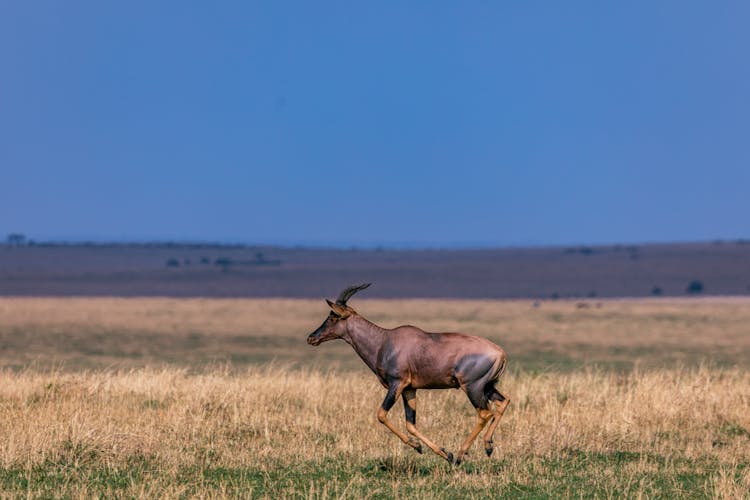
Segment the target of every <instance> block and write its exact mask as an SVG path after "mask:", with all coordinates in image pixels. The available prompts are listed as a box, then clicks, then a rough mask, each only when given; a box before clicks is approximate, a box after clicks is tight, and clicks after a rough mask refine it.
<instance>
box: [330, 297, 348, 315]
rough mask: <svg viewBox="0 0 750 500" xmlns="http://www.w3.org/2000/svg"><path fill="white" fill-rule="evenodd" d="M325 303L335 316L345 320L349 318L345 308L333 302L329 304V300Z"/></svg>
mask: <svg viewBox="0 0 750 500" xmlns="http://www.w3.org/2000/svg"><path fill="white" fill-rule="evenodd" d="M326 303H327V304H328V307H330V308H331V311H333V312H334V313H335V314H337V315H339V316H341V317H342V318H346V317H347V316H349V311H348V310H347V308H346V307H345V306H342V305H340V304H337V303H335V302H331V301H330V300H328V299H326Z"/></svg>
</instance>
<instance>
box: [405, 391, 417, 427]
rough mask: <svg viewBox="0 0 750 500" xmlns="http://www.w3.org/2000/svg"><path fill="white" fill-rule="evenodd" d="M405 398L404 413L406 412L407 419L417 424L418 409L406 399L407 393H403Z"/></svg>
mask: <svg viewBox="0 0 750 500" xmlns="http://www.w3.org/2000/svg"><path fill="white" fill-rule="evenodd" d="M402 398H403V400H404V413H405V414H406V421H407V422H409V423H412V424H414V425H417V410H416V409H414V408H412V407H411V406H409V402H408V401H407V399H406V395H405V394H404V395H402Z"/></svg>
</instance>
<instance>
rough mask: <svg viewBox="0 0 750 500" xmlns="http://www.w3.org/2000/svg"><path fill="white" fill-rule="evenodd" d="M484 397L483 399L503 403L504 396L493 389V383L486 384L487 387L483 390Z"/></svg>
mask: <svg viewBox="0 0 750 500" xmlns="http://www.w3.org/2000/svg"><path fill="white" fill-rule="evenodd" d="M484 395H485V397H486V398H487V399H488V400H490V401H500V402H503V401H505V399H506V398H505V396H503V395H502V394H500V392H498V390H497V389H495V382H492V383H490V384H487V386H486V387H485V388H484Z"/></svg>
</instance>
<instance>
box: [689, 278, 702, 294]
mask: <svg viewBox="0 0 750 500" xmlns="http://www.w3.org/2000/svg"><path fill="white" fill-rule="evenodd" d="M685 291H686V292H687V293H691V294H699V293H703V283H701V282H700V281H698V280H693V281H691V282H690V283H689V284H688V286H687V289H686V290H685Z"/></svg>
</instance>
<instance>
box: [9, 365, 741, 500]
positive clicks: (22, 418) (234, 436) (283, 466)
mask: <svg viewBox="0 0 750 500" xmlns="http://www.w3.org/2000/svg"><path fill="white" fill-rule="evenodd" d="M502 388H503V391H504V392H507V393H508V394H509V395H510V397H511V399H512V403H511V407H510V409H509V411H508V412H507V413H506V417H505V418H504V420H503V421H502V424H501V425H500V427H499V429H498V434H497V436H496V438H495V441H496V448H497V449H496V451H495V454H493V456H492V458H487V457H485V455H484V452H483V450H482V448H481V444H475V446H474V447H473V448H472V450H471V454H470V456H469V461H468V462H467V463H465V464H463V465H462V466H460V467H453V466H450V465H448V463H447V462H445V461H444V460H442V459H440V458H438V457H437V456H435V455H432V454H429V453H425V454H424V455H417V454H416V453H415V452H414V451H413V450H411V449H410V448H407V447H406V446H405V445H403V444H401V443H400V441H398V440H397V439H395V437H393V436H392V435H390V433H389V432H387V431H386V430H385V429H384V428H382V427H381V426H380V425H379V424H377V423H376V419H375V411H376V408H377V406H378V404H379V402H380V398H381V397H382V394H383V390H382V388H380V387H379V386H378V385H377V384H376V383H375V381H374V380H373V378H372V377H365V376H363V375H359V374H349V375H340V374H335V373H321V372H317V371H306V370H288V369H284V368H283V367H281V368H279V367H274V368H260V369H257V368H256V369H249V370H242V371H240V372H236V373H233V372H231V371H226V370H224V371H222V370H220V369H217V370H212V371H207V372H205V373H203V374H201V375H189V374H187V373H186V371H185V370H179V369H165V370H158V369H139V370H135V371H126V372H117V373H114V372H106V371H105V372H86V373H69V374H62V373H47V374H44V373H36V372H20V373H15V372H8V371H5V372H3V373H1V374H0V491H2V492H3V494H4V495H11V494H12V495H18V496H22V495H31V496H44V497H61V496H62V497H68V496H69V497H81V498H84V497H85V498H90V497H92V496H105V497H113V496H122V497H148V498H159V497H165V496H168V497H175V496H214V497H224V496H254V497H269V498H279V497H296V498H328V497H336V498H341V497H351V498H388V497H403V498H435V497H440V496H442V497H447V498H456V497H473V498H498V497H514V498H517V497H521V498H522V497H533V498H539V497H555V498H559V497H620V496H624V497H638V496H647V497H653V496H661V497H672V498H674V497H677V496H679V497H686V498H702V497H719V498H741V497H743V496H744V497H747V495H750V432H748V429H750V374H748V372H746V371H741V370H737V369H697V370H687V371H682V370H678V369H672V370H658V371H649V372H645V373H637V372H632V373H630V374H627V375H623V374H620V375H618V374H614V373H605V372H597V371H583V372H579V373H570V374H564V375H560V374H554V373H546V374H538V375H532V374H528V373H527V374H518V375H516V376H514V377H508V379H507V380H506V381H504V382H503V384H502ZM334 395H335V397H333V396H334ZM401 415H402V407H401V403H398V404H397V406H396V407H394V409H393V416H394V420H396V421H398V422H399V423H400V424H401V422H402V417H401ZM473 420H474V416H473V411H472V410H470V406H469V404H468V402H467V401H466V399H465V397H464V395H463V394H462V393H460V392H459V391H440V392H436V391H432V392H431V391H422V392H421V393H420V396H419V404H418V417H417V424H418V425H419V426H420V427H421V428H422V430H423V432H425V433H426V434H427V435H428V436H431V437H433V438H434V439H435V440H436V441H437V442H438V443H440V444H441V445H444V446H446V447H448V448H451V449H455V447H456V446H457V445H458V443H459V442H460V440H461V439H463V437H465V435H466V434H467V433H468V431H469V429H470V427H471V426H472V425H473ZM401 425H402V424H401Z"/></svg>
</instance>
